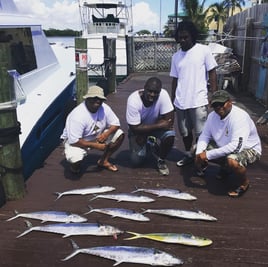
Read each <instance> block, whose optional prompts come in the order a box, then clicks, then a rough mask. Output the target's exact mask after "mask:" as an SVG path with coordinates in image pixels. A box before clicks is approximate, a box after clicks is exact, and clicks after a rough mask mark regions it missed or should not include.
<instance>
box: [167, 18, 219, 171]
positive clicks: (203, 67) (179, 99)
mask: <svg viewBox="0 0 268 267" xmlns="http://www.w3.org/2000/svg"><path fill="white" fill-rule="evenodd" d="M197 37H198V31H197V29H196V27H195V25H194V24H193V23H192V22H191V21H182V22H180V23H179V24H178V28H177V30H176V33H175V39H176V41H177V42H178V43H179V44H180V49H179V50H178V51H177V52H176V53H175V54H174V55H173V56H172V60H171V69H170V76H171V77H172V78H173V79H172V93H171V99H172V101H173V104H174V106H175V109H176V115H177V122H178V128H179V132H180V135H181V136H182V140H183V144H184V148H185V155H184V157H183V158H182V159H181V160H179V161H178V162H177V166H179V167H182V166H185V165H187V164H189V163H192V162H193V161H194V157H193V156H194V155H193V152H192V151H191V150H194V149H192V147H194V146H195V143H196V140H197V138H198V136H199V135H200V133H201V131H202V129H203V126H204V123H205V121H206V119H207V114H208V108H207V105H208V82H209V84H210V90H211V92H214V91H216V89H217V76H216V67H217V62H216V60H215V58H214V56H213V55H212V52H211V50H210V48H209V47H208V46H207V45H203V44H199V43H197Z"/></svg>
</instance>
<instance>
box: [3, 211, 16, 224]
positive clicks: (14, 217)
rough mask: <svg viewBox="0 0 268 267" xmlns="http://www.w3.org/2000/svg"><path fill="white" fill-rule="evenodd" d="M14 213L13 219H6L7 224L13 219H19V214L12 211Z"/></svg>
mask: <svg viewBox="0 0 268 267" xmlns="http://www.w3.org/2000/svg"><path fill="white" fill-rule="evenodd" d="M14 213H15V216H13V217H11V218H9V219H7V220H6V221H7V222H9V221H12V220H14V219H16V218H18V217H19V212H18V211H17V210H14Z"/></svg>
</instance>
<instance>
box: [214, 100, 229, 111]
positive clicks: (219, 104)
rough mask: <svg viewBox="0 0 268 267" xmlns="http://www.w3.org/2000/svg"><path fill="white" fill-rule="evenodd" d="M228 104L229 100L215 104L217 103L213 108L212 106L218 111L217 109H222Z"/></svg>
mask: <svg viewBox="0 0 268 267" xmlns="http://www.w3.org/2000/svg"><path fill="white" fill-rule="evenodd" d="M227 102H228V100H227V101H225V102H215V103H213V104H212V105H211V106H212V107H213V108H214V109H216V108H222V107H224V105H225V104H226V103H227Z"/></svg>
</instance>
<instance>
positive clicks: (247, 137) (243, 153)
mask: <svg viewBox="0 0 268 267" xmlns="http://www.w3.org/2000/svg"><path fill="white" fill-rule="evenodd" d="M211 106H212V108H213V109H214V111H212V112H211V113H210V114H209V115H208V119H207V121H206V123H205V126H204V129H203V131H202V133H201V135H200V137H199V139H198V142H197V149H196V157H195V165H196V168H197V171H198V174H199V175H202V174H204V171H205V169H206V168H207V166H208V162H209V161H213V162H216V163H218V164H220V166H221V170H220V173H219V175H218V178H223V176H224V174H227V173H233V174H234V175H235V176H236V177H237V178H239V179H240V185H239V186H238V187H237V188H236V189H235V190H231V191H229V192H228V195H229V196H230V197H239V196H241V195H243V193H245V192H246V191H247V189H248V188H249V179H248V177H247V175H246V166H247V165H248V164H249V163H253V162H255V161H256V160H258V159H260V156H261V152H262V149H261V141H260V138H259V136H258V133H257V129H256V126H255V124H254V122H253V120H252V119H251V118H250V116H249V114H248V113H247V112H246V111H244V110H242V109H241V108H239V107H237V106H234V105H233V104H232V101H231V98H230V96H229V94H228V93H227V92H226V91H224V90H219V91H216V92H215V93H214V94H213V95H212V98H211Z"/></svg>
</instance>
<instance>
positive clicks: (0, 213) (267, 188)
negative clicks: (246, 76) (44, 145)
mask: <svg viewBox="0 0 268 267" xmlns="http://www.w3.org/2000/svg"><path fill="white" fill-rule="evenodd" d="M155 75H157V76H158V77H159V78H161V80H162V82H163V87H164V88H166V89H168V90H170V87H171V79H170V77H169V76H168V73H141V74H133V75H131V76H130V77H129V78H128V79H126V80H125V81H123V82H122V83H120V84H119V85H118V87H117V91H116V93H114V94H111V95H109V96H108V101H107V103H108V104H109V105H110V106H111V107H112V108H113V109H114V111H115V112H116V113H117V114H118V116H119V117H120V119H121V123H122V128H123V130H124V131H125V133H126V138H125V140H124V143H123V145H122V147H121V148H120V150H119V151H118V152H117V153H116V154H115V155H114V157H113V159H112V160H113V162H114V163H116V164H117V166H118V167H119V171H118V172H116V173H112V172H109V171H107V170H99V169H97V168H96V162H97V160H98V158H99V155H100V154H99V153H98V152H96V153H94V152H92V154H91V155H90V156H89V157H88V159H87V160H86V161H85V165H84V172H83V174H82V175H81V176H80V177H75V176H73V175H71V174H70V173H69V171H68V168H66V163H65V160H64V155H63V148H62V147H61V146H59V147H58V148H56V149H55V150H54V151H53V153H52V154H51V155H50V156H49V157H48V159H47V160H46V162H45V163H44V166H43V168H41V169H38V170H36V171H35V173H34V174H33V175H32V177H30V179H28V180H27V183H26V185H27V194H26V196H25V197H24V198H23V199H22V200H20V201H9V202H7V203H6V204H5V205H4V206H2V207H1V208H0V232H1V238H0V266H1V267H37V266H38V267H56V266H57V267H73V266H76V267H82V266H83V267H84V266H91V267H106V266H107V267H108V266H109V267H110V266H113V264H114V262H113V261H111V260H107V259H104V258H99V257H96V256H91V255H87V254H78V255H76V256H75V257H73V258H72V259H70V260H68V261H61V259H63V258H64V257H66V256H67V255H69V254H70V253H71V252H72V245H71V242H70V238H62V236H61V235H57V234H52V233H43V232H36V231H34V232H30V233H29V234H27V235H25V236H23V237H20V238H16V237H17V236H18V235H19V234H20V233H22V232H23V231H25V230H26V228H27V227H26V225H25V222H24V219H23V218H17V219H15V220H13V221H9V222H7V221H6V220H7V219H8V218H10V217H12V216H13V215H14V210H17V211H18V212H32V211H42V210H57V211H69V212H73V213H78V214H80V215H82V214H84V213H85V212H87V211H88V210H89V207H88V206H89V205H90V206H91V207H93V208H108V207H119V208H127V209H133V210H136V211H142V209H147V208H177V209H184V210H201V211H203V212H205V213H208V214H210V215H212V216H214V217H216V218H217V219H218V221H216V222H207V221H194V220H184V219H177V218H170V217H165V216H160V215H154V214H147V216H148V217H150V221H149V222H135V221H130V220H126V219H120V218H112V217H110V216H108V215H104V214H99V213H91V214H88V215H85V216H86V217H87V218H88V221H89V222H99V223H103V224H110V225H113V226H116V227H118V228H120V229H122V230H125V231H132V232H138V233H153V232H174V233H191V234H193V235H197V236H202V237H206V238H209V239H211V240H212V241H213V244H212V245H210V246H207V247H203V248H198V247H190V246H184V245H178V244H167V243H161V242H156V241H152V240H147V239H136V240H124V238H126V237H129V236H130V235H129V234H127V233H124V234H123V235H120V236H118V239H114V238H113V237H95V236H74V237H72V239H73V240H74V241H75V242H76V243H77V244H78V245H79V247H81V248H86V247H95V246H105V245H127V246H143V247H151V248H156V249H160V250H163V251H166V252H168V253H170V254H172V255H174V256H176V257H178V258H180V259H182V260H183V261H184V265H185V266H188V267H202V266H204V267H229V266H232V267H251V266H252V267H253V266H254V267H258V266H259V267H264V266H268V211H267V210H268V209H267V207H268V198H267V195H266V194H268V179H267V173H268V161H267V159H268V144H267V138H266V137H267V134H268V133H267V128H266V127H265V126H263V127H261V128H260V131H261V133H260V135H261V137H262V140H263V155H262V158H261V160H260V161H259V162H258V163H256V164H255V165H252V166H250V167H249V168H248V175H249V177H250V180H251V184H250V188H249V190H248V192H247V193H246V194H245V195H244V196H242V197H241V198H239V199H232V198H230V197H228V196H227V195H226V192H227V190H228V188H229V186H230V185H232V184H234V183H235V181H231V180H230V179H229V180H227V181H225V182H222V181H218V180H216V179H215V173H216V172H217V166H211V168H210V169H209V171H208V173H207V175H206V177H205V178H199V177H197V176H195V174H194V171H193V166H191V165H189V166H186V167H184V168H178V167H176V161H177V160H178V159H179V158H180V157H181V156H182V151H183V146H182V142H181V138H180V136H179V135H178V134H177V136H176V141H175V145H174V148H173V150H172V152H171V153H170V155H169V157H168V166H169V168H170V175H169V176H167V177H163V176H159V174H158V173H157V171H156V168H155V162H154V161H152V160H151V161H149V162H147V163H146V164H145V166H144V167H142V168H137V169H132V168H131V167H130V164H129V159H128V139H127V125H126V121H125V109H126V100H127V97H128V95H129V94H130V93H131V92H132V91H133V90H136V89H139V88H142V87H143V85H144V83H145V81H146V80H147V79H148V77H151V76H155ZM234 100H235V101H236V102H237V104H239V105H242V106H243V107H244V108H246V109H247V111H248V112H249V113H250V114H251V116H252V117H253V119H254V120H255V121H256V120H257V119H258V118H259V117H260V116H261V115H262V114H263V112H264V111H265V109H264V107H262V106H261V105H260V104H258V103H257V102H255V100H254V98H252V97H248V96H239V97H238V96H234ZM176 131H177V129H176ZM99 184H101V185H111V186H114V187H115V188H116V191H114V192H118V193H119V192H120V193H129V192H131V191H133V190H134V189H135V187H138V188H173V189H180V190H182V191H185V192H188V193H190V194H192V195H194V196H196V197H197V200H196V201H185V200H174V199H169V198H165V197H159V198H157V197H155V196H153V195H149V194H145V193H142V194H143V195H146V196H150V197H153V198H155V202H152V203H131V202H116V201H113V200H105V199H95V200H93V201H90V199H91V198H92V196H91V195H87V196H64V197H62V198H60V199H59V200H57V201H55V199H56V195H55V194H54V192H63V191H66V190H70V189H76V188H84V187H89V186H96V185H99ZM31 223H32V224H33V226H37V225H40V224H41V223H40V222H39V221H37V220H31ZM120 266H125V267H131V266H133V267H134V266H138V265H137V264H130V263H121V264H120ZM140 266H148V265H143V264H140Z"/></svg>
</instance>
